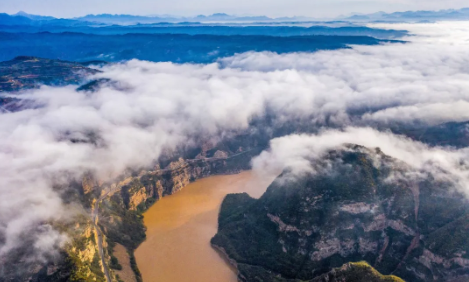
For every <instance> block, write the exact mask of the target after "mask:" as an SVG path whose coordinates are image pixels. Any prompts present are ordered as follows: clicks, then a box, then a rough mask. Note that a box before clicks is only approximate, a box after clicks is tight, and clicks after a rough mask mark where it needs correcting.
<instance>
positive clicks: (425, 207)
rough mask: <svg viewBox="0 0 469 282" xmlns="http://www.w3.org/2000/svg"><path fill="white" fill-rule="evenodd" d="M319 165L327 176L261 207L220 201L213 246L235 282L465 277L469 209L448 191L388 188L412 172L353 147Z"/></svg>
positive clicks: (269, 194) (285, 189) (423, 183)
mask: <svg viewBox="0 0 469 282" xmlns="http://www.w3.org/2000/svg"><path fill="white" fill-rule="evenodd" d="M376 160H380V161H379V162H377V161H376ZM322 161H324V162H327V164H328V165H329V166H330V168H331V169H329V170H328V171H327V172H320V173H316V174H308V175H303V176H297V177H293V176H292V175H287V174H288V172H285V173H284V174H283V175H281V176H280V177H279V179H278V180H276V181H275V182H274V183H273V184H272V185H271V186H270V187H269V188H268V189H267V191H266V193H265V194H264V195H263V196H262V197H261V198H260V199H259V200H254V199H250V200H248V199H246V197H248V196H247V195H243V194H236V195H228V196H227V197H226V199H225V201H224V202H223V204H222V210H221V212H220V218H219V231H218V233H217V235H216V236H215V237H214V238H213V239H212V244H213V245H216V246H218V247H220V248H223V249H224V250H225V252H226V253H227V254H228V256H229V257H230V259H232V260H234V261H236V262H237V263H238V265H239V267H238V270H239V277H240V279H241V280H243V281H271V280H269V279H271V277H272V275H273V276H275V277H276V278H275V279H276V280H275V281H290V280H292V279H293V280H292V281H295V279H298V280H301V281H309V280H311V279H314V278H315V277H317V276H320V275H322V274H324V273H327V272H329V271H331V269H333V268H336V267H341V266H342V265H343V264H345V263H348V262H353V261H361V260H365V261H367V262H368V263H369V264H371V265H372V266H374V267H375V268H376V269H377V270H378V271H379V272H381V273H383V274H395V275H397V276H399V277H402V278H403V279H405V280H406V281H422V282H423V281H441V282H443V281H448V280H452V279H453V280H454V279H456V278H458V277H465V275H467V274H468V273H469V264H468V262H469V261H468V259H469V256H467V254H469V240H467V239H465V238H467V236H465V235H463V234H465V232H467V231H469V230H468V228H469V215H468V213H467V212H468V210H469V205H468V203H467V201H466V200H465V197H464V196H463V195H462V194H460V193H458V192H456V191H455V190H454V189H450V184H449V183H443V182H441V181H437V180H435V179H433V178H432V176H431V175H428V178H427V179H424V180H402V179H400V180H395V181H390V179H391V178H390V176H391V175H395V174H396V173H400V174H403V173H404V174H405V173H406V171H408V170H409V169H410V168H409V167H408V166H407V165H405V164H404V163H401V162H399V161H397V160H394V159H391V158H390V157H388V156H386V155H384V154H383V153H382V152H381V151H379V150H370V149H366V148H363V147H359V146H353V145H351V146H349V148H348V149H347V150H344V151H342V150H339V151H331V152H329V153H328V154H327V155H326V156H325V157H324V159H323V160H322ZM322 161H320V162H319V163H315V165H317V166H319V167H320V166H321V162H322ZM287 176H288V177H287ZM466 234H467V233H466ZM253 275H254V276H253ZM243 277H244V278H243ZM246 277H256V279H254V280H252V279H247V278H246ZM263 277H264V278H263ZM319 281H323V280H319ZM325 281H328V280H325ZM331 281H343V280H331ZM344 281H348V280H344ZM461 281H463V280H461Z"/></svg>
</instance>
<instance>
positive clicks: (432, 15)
mask: <svg viewBox="0 0 469 282" xmlns="http://www.w3.org/2000/svg"><path fill="white" fill-rule="evenodd" d="M341 19H343V20H347V21H365V22H369V21H386V22H390V21H391V22H395V21H398V22H402V21H406V22H407V21H412V22H419V21H438V20H469V8H464V9H460V10H453V9H450V10H440V11H407V12H395V13H385V12H377V13H373V14H355V15H353V16H348V17H342V18H341Z"/></svg>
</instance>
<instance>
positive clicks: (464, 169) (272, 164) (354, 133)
mask: <svg viewBox="0 0 469 282" xmlns="http://www.w3.org/2000/svg"><path fill="white" fill-rule="evenodd" d="M344 144H357V145H361V146H365V147H367V148H379V149H380V150H381V151H382V152H384V154H386V155H389V156H391V157H393V158H395V159H397V160H399V161H403V162H404V163H405V164H406V166H409V168H410V169H411V170H410V171H411V172H421V173H430V174H432V176H433V177H435V178H436V179H439V180H441V181H446V182H451V183H452V184H453V185H454V186H455V188H458V189H459V190H460V191H462V192H464V193H466V194H467V195H469V164H468V163H467V160H468V159H469V148H462V149H451V148H443V147H430V146H428V145H427V144H423V143H420V142H417V141H414V140H411V139H409V138H408V137H405V136H399V135H395V134H392V133H390V132H380V131H378V130H376V129H372V128H369V127H347V128H345V129H343V130H324V131H323V132H321V133H318V134H316V135H305V134H303V135H301V134H300V135H289V136H285V137H280V138H276V139H273V140H271V142H270V149H269V150H268V151H264V152H262V153H261V155H259V156H258V157H256V158H255V159H254V160H253V168H254V170H255V171H259V172H261V173H271V174H276V173H277V172H278V171H283V170H285V169H288V170H290V171H291V172H292V173H293V174H294V175H299V174H303V173H315V168H314V167H313V164H314V162H318V161H320V160H322V159H324V156H325V154H326V153H327V152H329V151H330V150H335V149H340V148H343V149H345V150H347V148H346V147H344Z"/></svg>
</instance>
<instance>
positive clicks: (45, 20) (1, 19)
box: [0, 8, 469, 26]
mask: <svg viewBox="0 0 469 282" xmlns="http://www.w3.org/2000/svg"><path fill="white" fill-rule="evenodd" d="M334 20H341V21H350V22H376V21H378V22H379V21H385V22H398V21H399V22H402V21H406V22H407V21H411V22H416V21H417V22H420V21H437V20H469V8H464V9H460V10H440V11H407V12H395V13H385V12H377V13H373V14H354V15H352V16H342V17H339V18H337V19H334ZM304 21H314V19H313V18H308V17H280V18H271V17H267V16H235V15H229V14H225V13H215V14H212V15H208V16H207V15H198V16H195V17H177V16H171V15H161V16H158V15H156V16H138V15H126V14H118V15H113V14H97V15H86V16H83V17H77V18H70V19H59V18H55V17H50V16H40V15H32V14H28V13H26V12H22V11H21V12H18V13H16V14H13V15H9V14H5V13H0V25H1V26H12V25H33V26H51V25H52V26H92V25H98V26H99V25H136V24H154V23H275V22H279V23H282V22H284V23H285V22H304Z"/></svg>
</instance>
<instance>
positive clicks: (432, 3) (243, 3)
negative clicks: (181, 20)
mask: <svg viewBox="0 0 469 282" xmlns="http://www.w3.org/2000/svg"><path fill="white" fill-rule="evenodd" d="M116 2H118V3H116ZM467 5H468V3H467V1H465V0H448V1H437V0H427V1H423V0H398V1H393V0H380V1H361V0H329V1H324V0H322V1H318V0H314V1H306V0H290V1H285V0H271V1H267V0H254V1H251V0H227V1H215V0H200V1H187V0H174V1H162V0H156V1H152V0H135V1H130V0H121V1H114V0H98V1H94V0H71V1H62V0H42V1H37V0H2V1H0V11H2V12H5V13H10V14H11V13H16V12H18V11H25V12H28V13H32V14H41V15H50V16H55V17H78V16H83V15H86V14H99V13H111V14H138V15H156V14H158V15H161V14H172V15H178V16H194V15H198V14H212V13H219V12H227V13H229V14H237V15H266V16H272V17H281V16H308V17H315V18H328V17H337V16H339V15H343V14H350V13H372V12H376V11H385V12H396V11H406V10H438V9H459V8H463V7H466V6H467Z"/></svg>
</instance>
